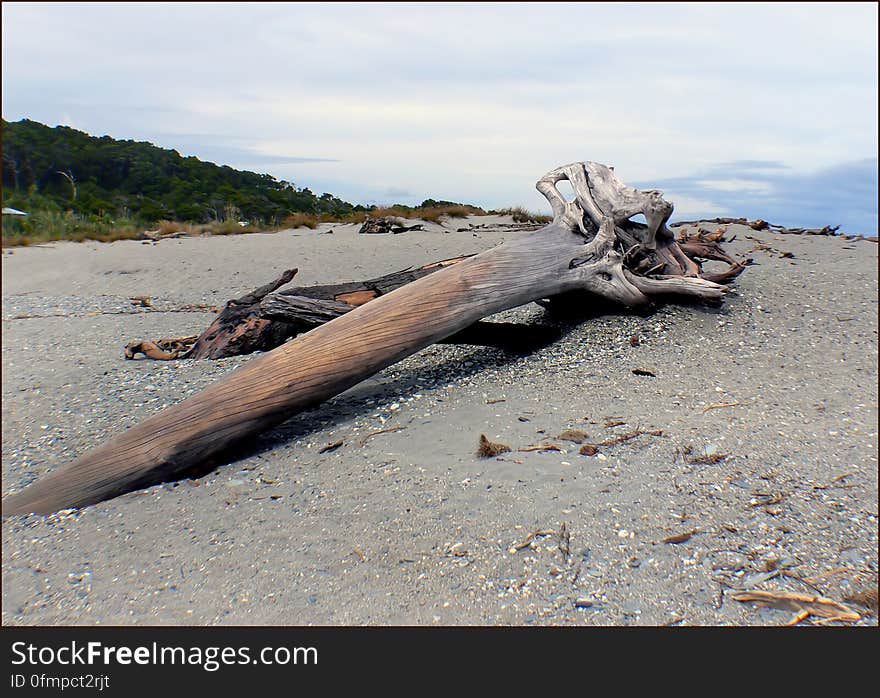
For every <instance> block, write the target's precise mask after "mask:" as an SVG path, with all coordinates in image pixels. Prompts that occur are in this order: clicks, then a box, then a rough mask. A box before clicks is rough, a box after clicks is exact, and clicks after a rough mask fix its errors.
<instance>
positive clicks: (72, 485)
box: [3, 162, 743, 515]
mask: <svg viewBox="0 0 880 698" xmlns="http://www.w3.org/2000/svg"><path fill="white" fill-rule="evenodd" d="M566 179H567V180H568V181H569V182H570V183H571V186H572V189H573V190H574V192H575V198H574V200H573V201H567V200H566V199H565V198H564V197H563V196H562V194H560V192H559V190H558V189H557V187H556V185H557V183H558V182H559V181H561V180H566ZM537 188H538V190H539V191H540V192H541V193H542V194H543V195H544V196H545V197H546V198H547V199H548V201H549V202H550V205H551V207H552V209H553V214H554V219H553V222H552V223H550V224H549V225H547V226H545V227H544V228H541V229H540V230H538V231H536V232H534V233H530V234H523V235H522V236H519V237H517V238H516V239H513V240H511V241H509V242H505V243H504V244H502V245H499V246H497V247H495V248H493V249H491V250H488V251H486V252H483V253H481V254H478V255H476V256H474V257H470V258H468V259H465V260H463V261H460V262H458V263H456V264H452V265H449V266H448V267H447V268H445V269H442V270H441V271H438V272H436V273H432V274H428V275H426V276H423V277H422V278H419V279H417V280H415V281H413V282H411V283H407V284H405V285H404V286H401V287H400V288H397V289H396V290H394V291H392V292H390V293H388V294H386V295H383V296H380V297H378V298H375V299H374V300H371V301H370V302H368V303H364V304H363V305H360V306H358V307H356V308H354V309H353V310H351V311H349V312H347V313H345V314H343V315H341V316H339V317H337V318H335V319H333V320H332V321H330V322H327V323H326V324H323V325H320V326H318V327H315V328H314V329H313V330H311V331H309V332H306V333H304V334H301V335H299V336H298V337H296V338H295V339H293V340H291V341H289V342H286V343H285V344H282V345H281V346H279V347H278V348H276V349H274V350H272V351H270V352H268V353H266V354H263V355H261V356H258V357H256V358H255V359H253V360H251V361H250V362H248V363H247V364H246V365H244V366H242V367H240V368H238V369H237V370H235V371H233V372H231V373H230V374H229V375H227V376H226V377H224V378H223V379H221V380H219V381H218V382H216V383H214V384H213V385H211V386H209V387H208V388H206V389H204V390H202V391H201V392H199V393H197V394H196V395H193V396H192V397H190V398H188V399H186V400H184V401H182V402H180V403H178V404H176V405H173V406H171V407H169V408H167V409H165V410H163V411H162V412H159V413H158V414H156V415H155V416H153V417H150V418H148V419H147V420H145V421H144V422H141V423H140V424H138V425H136V426H134V427H132V428H130V429H128V430H127V431H124V432H122V433H121V434H119V435H117V436H116V437H114V438H112V439H111V440H110V441H108V442H107V443H105V444H104V445H101V446H98V447H97V448H94V449H92V450H90V451H88V452H86V453H85V454H83V455H82V456H81V457H80V458H78V459H77V460H75V461H74V462H73V463H71V464H70V465H68V466H66V467H63V468H61V469H59V470H57V471H55V472H53V473H51V474H49V475H47V476H46V477H44V478H42V479H41V480H39V481H37V482H36V483H34V484H32V485H30V486H29V487H27V488H26V489H24V490H23V491H22V492H19V493H16V494H13V495H11V496H9V497H7V498H6V499H5V500H4V502H3V513H4V514H6V515H8V514H22V513H30V512H34V513H50V512H53V511H56V510H58V509H62V508H69V507H82V506H86V505H89V504H93V503H96V502H99V501H101V500H104V499H107V498H110V497H113V496H116V495H119V494H122V493H124V492H128V491H130V490H132V489H136V488H139V487H144V486H147V485H151V484H155V483H157V482H160V481H163V480H166V479H169V478H173V477H175V476H178V475H180V474H181V473H184V472H186V471H187V470H190V469H191V468H193V467H194V466H197V465H199V464H203V463H204V462H205V461H207V460H208V459H210V458H212V457H214V456H216V455H217V454H219V453H220V452H221V451H222V450H223V449H225V448H227V447H229V446H230V445H232V444H234V443H236V442H238V441H240V440H241V439H243V438H245V437H247V436H251V435H254V434H256V433H259V432H261V431H263V430H265V429H268V428H270V427H272V426H275V425H277V424H279V423H281V422H283V421H284V420H286V419H287V418H289V417H290V416H292V415H293V414H295V413H297V412H299V411H302V410H304V409H306V408H308V407H311V406H314V405H316V404H318V403H320V402H322V401H324V400H326V399H328V398H330V397H332V396H334V395H337V394H338V393H340V392H342V391H344V390H346V389H347V388H350V387H351V386H353V385H355V384H356V383H358V382H360V381H361V380H363V379H364V378H367V377H368V376H371V375H373V374H374V373H376V372H378V371H380V370H382V369H383V368H385V367H386V366H389V365H391V364H393V363H395V362H397V361H399V360H401V359H402V358H404V357H406V356H409V355H411V354H413V353H415V352H417V351H419V350H420V349H422V348H424V347H426V346H428V345H430V344H432V343H434V342H437V341H439V340H442V339H445V338H447V337H449V336H450V335H453V334H455V333H456V332H458V331H460V330H462V329H464V328H466V327H469V326H470V325H472V324H474V323H475V322H477V321H478V320H480V319H482V318H484V317H487V316H489V315H492V314H494V313H497V312H500V311H503V310H506V309H508V308H512V307H515V306H518V305H522V304H524V303H528V302H531V301H534V300H539V299H547V298H551V299H552V298H553V297H554V296H560V295H564V296H567V297H568V298H569V301H570V298H571V296H572V294H580V297H581V298H582V300H583V302H584V303H589V301H590V298H591V297H596V296H599V297H601V298H604V299H607V300H611V301H616V302H618V303H621V304H623V305H625V306H629V307H640V306H645V305H647V304H649V303H650V302H651V299H652V298H654V297H657V296H668V295H677V296H689V297H692V298H697V299H702V300H706V301H711V302H719V301H720V300H721V299H722V298H723V295H724V293H725V292H726V290H727V287H726V286H724V285H723V284H721V283H717V282H716V281H712V280H708V279H706V278H703V275H702V269H701V266H700V263H699V262H698V261H695V260H694V259H692V258H691V257H689V256H688V255H687V253H686V252H685V251H684V250H683V249H682V247H681V246H680V245H679V243H678V242H677V241H676V239H675V236H674V235H673V233H672V231H671V230H670V229H669V228H668V227H667V221H668V220H669V216H670V214H671V213H672V205H671V204H670V203H669V202H667V201H665V200H664V199H663V198H662V196H661V193H660V192H658V191H653V190H651V191H638V190H636V189H633V188H631V187H628V186H626V185H624V184H623V183H622V182H621V181H620V180H619V179H618V178H617V177H616V175H615V174H614V172H613V170H612V169H611V168H609V167H606V166H604V165H600V164H598V163H594V162H579V163H573V164H571V165H566V166H563V167H559V168H557V169H555V170H553V171H552V172H550V173H548V174H547V175H545V176H544V177H542V178H541V179H540V180H539V181H538V183H537ZM637 214H642V215H644V217H645V220H646V221H647V225H645V224H642V223H638V222H636V221H633V220H631V218H632V217H633V216H635V215H637ZM742 269H743V266H742V265H741V264H739V263H735V264H734V265H732V266H731V268H730V269H729V270H728V272H727V273H726V274H724V275H723V276H725V280H729V279H730V278H733V277H734V276H736V274H738V273H740V272H741V271H742Z"/></svg>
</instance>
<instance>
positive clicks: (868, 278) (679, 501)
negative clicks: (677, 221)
mask: <svg viewBox="0 0 880 698" xmlns="http://www.w3.org/2000/svg"><path fill="white" fill-rule="evenodd" d="M706 227H707V228H709V229H713V230H714V228H715V227H717V225H715V224H707V226H706ZM459 228H464V229H463V230H459ZM727 228H728V233H729V236H731V235H736V240H735V241H734V242H732V243H730V244H729V245H727V249H729V250H730V251H731V252H732V253H733V254H735V255H737V256H751V257H752V258H753V259H754V261H755V262H756V263H755V264H754V265H752V266H750V267H749V268H748V269H747V270H746V271H745V272H744V273H743V274H742V275H741V276H740V277H739V278H738V279H737V280H736V281H735V282H734V284H733V287H732V291H731V293H730V294H729V295H728V297H727V299H726V302H725V304H724V305H723V307H721V308H710V307H704V306H700V305H693V304H689V305H685V304H674V303H670V304H667V305H664V306H662V307H660V308H658V309H656V310H655V311H653V312H652V313H650V314H646V315H638V314H634V313H631V312H627V311H621V312H619V313H615V312H609V311H608V310H607V309H606V310H605V311H603V312H604V314H595V315H592V316H588V317H585V318H583V319H581V321H579V322H574V321H569V322H567V323H566V324H564V325H563V336H562V338H561V339H560V340H559V341H557V342H554V343H553V344H550V345H549V346H547V347H545V348H543V349H539V350H537V351H534V352H532V353H530V354H526V355H516V354H512V353H508V352H505V351H503V350H500V349H490V348H485V347H475V346H462V345H446V344H444V345H434V346H431V347H429V348H427V349H425V350H423V351H421V352H419V353H418V354H416V355H414V356H412V357H410V358H408V359H406V360H404V361H402V362H400V363H398V364H396V365H394V366H392V367H390V368H388V369H386V370H384V371H382V372H381V373H379V374H378V375H376V376H374V377H373V378H371V379H369V380H367V381H364V382H363V383H361V384H359V385H358V386H356V387H355V388H353V389H351V390H349V391H348V392H346V393H344V394H342V395H340V396H338V397H336V398H334V399H333V400H331V401H329V402H327V403H325V404H323V405H321V406H320V407H318V408H316V409H313V410H311V411H309V412H306V413H303V414H301V415H298V416H295V417H293V418H292V419H290V420H289V421H288V422H286V423H285V424H284V425H282V426H281V427H278V428H276V429H274V430H272V431H270V432H267V433H265V434H263V435H261V436H260V437H259V438H257V439H254V440H253V441H252V442H250V443H247V444H244V445H243V446H242V447H241V448H240V449H239V450H238V451H237V452H236V453H235V454H232V455H231V456H230V459H229V461H228V462H225V463H223V464H221V465H220V466H219V467H217V468H216V469H214V470H213V471H211V472H210V473H208V474H206V475H204V476H203V477H200V478H199V479H198V480H182V481H179V482H175V483H168V484H165V485H159V486H155V487H152V488H149V489H146V490H142V491H138V492H134V493H131V494H128V495H125V496H122V497H119V498H116V499H113V500H111V501H107V502H103V503H101V504H98V505H95V506H92V507H88V508H86V509H83V510H77V511H71V512H66V513H60V514H56V515H52V516H49V517H40V516H29V517H21V516H16V517H9V518H7V519H5V520H4V521H3V560H2V562H3V584H2V601H3V604H2V605H3V608H2V622H3V624H5V625H135V624H136V625H159V624H161V625H214V624H218V625H496V624H497V625H579V626H582V625H667V624H669V625H712V626H715V625H779V624H783V623H785V622H787V621H788V620H790V618H791V616H792V615H793V614H792V612H791V611H786V610H777V609H772V608H756V607H755V606H754V605H752V604H751V603H741V602H738V601H736V600H734V599H733V598H732V597H733V595H734V594H735V593H736V592H737V591H738V590H776V591H790V592H800V593H811V594H822V595H823V596H826V597H828V598H830V599H833V600H835V601H838V602H841V603H846V604H848V605H849V606H851V607H852V608H854V609H857V610H859V611H860V612H861V613H862V615H863V618H862V619H861V620H859V621H858V624H864V625H876V624H877V618H876V616H875V615H872V614H871V613H870V612H869V611H868V609H867V608H865V607H862V606H860V605H858V601H857V600H858V599H859V598H861V596H860V595H862V594H864V592H866V591H867V590H871V589H873V590H875V593H876V585H877V571H878V567H877V565H878V559H877V558H878V552H877V548H878V545H877V515H878V514H877V499H878V495H877V486H878V482H877V448H878V440H877V433H878V424H877V386H878V381H877V363H878V354H877V329H878V312H877V310H878V309H877V299H878V283H877V281H878V272H877V250H878V246H877V244H875V243H872V242H868V241H864V240H846V239H843V238H835V237H819V236H802V235H782V234H778V233H775V232H768V231H763V232H756V231H753V230H751V229H750V228H748V227H745V226H737V225H729V226H727ZM357 229H358V226H356V225H333V224H324V225H322V226H321V227H320V228H318V229H317V230H308V229H297V230H290V231H283V232H279V233H274V234H254V235H238V236H227V237H197V238H180V239H170V240H163V241H161V242H159V243H157V244H143V243H141V242H137V241H121V242H115V243H111V244H101V243H81V244H77V243H51V244H46V245H40V246H34V247H29V248H16V249H14V252H12V253H9V252H8V251H6V252H4V254H3V255H2V265H3V266H2V272H3V276H2V294H3V307H2V313H3V338H2V369H3V378H2V396H3V420H2V421H3V426H2V445H3V448H2V464H3V493H4V495H5V494H7V493H10V492H13V491H18V490H19V489H21V488H22V487H24V486H25V485H26V484H28V483H30V482H32V481H34V480H35V479H37V478H38V477H40V476H41V475H42V474H44V473H47V472H49V471H51V470H53V469H55V468H58V467H61V466H63V465H65V464H66V463H69V462H70V461H71V460H73V459H74V458H75V457H76V456H78V455H80V454H82V453H83V452H84V451H85V450H87V449H88V448H91V447H93V446H95V445H98V444H99V443H101V442H103V441H104V440H105V439H106V438H107V437H108V436H110V435H112V434H114V433H118V432H119V431H121V430H123V429H125V428H127V427H129V426H131V425H133V424H135V423H137V422H139V421H142V420H143V419H144V418H146V417H147V416H149V415H151V414H153V413H155V412H157V411H158V410H160V409H161V408H163V407H165V406H168V405H170V404H173V403H174V402H176V401H178V400H180V399H181V398H183V397H185V396H187V395H191V394H193V393H194V392H196V391H198V390H199V389H201V388H203V387H205V386H207V385H209V384H210V383H211V382H212V381H214V380H216V379H217V378H218V377H220V376H222V375H224V374H225V373H227V372H229V371H230V370H232V369H234V368H235V367H237V366H240V365H242V364H244V363H246V362H247V361H248V360H249V357H238V358H235V359H224V360H220V361H209V360H203V361H178V362H170V363H162V362H153V361H147V360H136V361H126V360H125V359H124V357H123V351H122V349H123V346H124V345H125V344H126V343H127V342H128V341H130V340H133V339H146V338H158V337H165V336H173V335H185V334H196V333H199V332H201V331H202V330H203V329H204V328H205V327H207V325H208V324H209V323H210V321H211V319H212V317H213V313H212V312H211V311H210V310H209V309H205V308H204V307H203V308H199V307H197V306H200V305H202V306H205V305H207V306H210V305H214V306H222V305H223V304H224V303H225V301H226V300H228V299H230V298H234V297H237V296H240V295H242V294H244V293H246V292H248V291H250V290H252V289H254V288H255V287H257V286H260V285H262V284H264V283H266V282H268V281H269V280H271V279H273V278H275V277H277V276H278V275H279V274H280V273H281V272H282V271H283V270H285V269H289V268H293V267H296V268H298V269H299V273H298V274H297V276H296V278H295V280H294V282H293V283H294V284H296V285H306V284H312V283H336V282H343V281H352V280H360V279H366V278H370V277H373V276H379V275H382V274H386V273H389V272H392V271H396V270H399V269H402V268H405V267H407V266H410V265H415V264H422V263H427V262H431V261H435V260H439V259H443V258H446V257H452V256H456V255H459V254H467V253H474V252H479V251H482V250H485V249H488V248H490V247H492V246H494V245H496V244H499V243H500V242H502V241H504V240H505V239H509V238H511V237H512V236H516V235H521V234H522V232H521V231H520V230H518V229H517V228H516V226H512V225H511V221H510V219H509V218H504V217H471V218H469V219H467V220H461V221H459V220H455V221H452V222H450V223H449V224H447V225H446V226H441V225H438V224H426V225H425V230H424V231H413V232H409V233H405V234H401V235H358V234H357ZM133 296H149V297H150V299H151V302H152V307H151V308H139V307H136V306H134V305H133V304H132V302H131V301H130V300H129V299H130V297H133ZM493 319H503V320H508V321H510V320H515V321H519V322H545V323H546V322H551V320H552V319H551V318H549V317H547V315H546V313H545V311H544V310H543V309H542V308H541V307H539V306H538V305H535V304H530V305H528V306H524V307H521V308H517V309H514V310H511V311H507V312H505V313H503V314H500V315H499V316H495V317H493ZM555 321H557V322H559V321H558V320H555ZM634 335H638V337H639V341H638V343H637V344H635V345H633V344H634V343H633V342H631V341H630V340H631V337H633V336H634ZM633 370H640V371H642V372H650V373H652V374H654V375H653V376H651V375H636V374H635V373H633ZM567 429H577V430H582V431H585V432H587V433H588V434H589V441H590V442H594V443H598V442H603V441H609V440H613V438H614V437H615V436H620V435H622V434H626V433H629V432H632V431H633V430H636V429H642V430H646V431H647V430H650V431H655V432H662V434H643V435H640V436H637V437H635V438H631V439H628V440H625V441H622V442H621V443H618V444H616V445H608V446H603V447H601V448H600V449H599V451H598V453H597V454H596V455H594V456H586V455H581V454H580V453H579V448H580V447H579V446H578V445H576V444H575V443H572V442H569V441H564V440H560V439H559V438H557V435H559V434H560V433H562V432H563V431H565V430H567ZM379 432H381V433H379ZM480 434H485V435H486V436H487V437H488V438H489V439H491V440H493V441H498V442H502V443H504V444H507V445H509V446H510V447H511V448H512V451H511V452H509V453H504V454H502V455H500V456H498V457H497V458H479V457H477V455H476V448H477V444H478V439H479V437H480ZM338 441H342V442H343V444H342V445H341V446H339V447H338V448H336V449H334V450H331V451H329V452H325V453H321V450H322V449H323V448H324V447H325V446H327V445H328V444H333V443H336V442H338ZM547 442H553V443H556V444H558V445H559V447H560V448H561V449H562V450H551V451H534V450H526V451H522V450H519V449H524V448H527V447H529V446H533V445H537V444H543V443H547ZM725 454H726V457H724V458H720V456H723V455H725ZM700 456H703V458H700ZM712 456H716V457H718V458H712ZM693 460H698V461H699V460H702V461H705V462H691V461H693ZM713 460H717V462H714V463H712V462H711V461H713ZM563 525H564V526H563ZM563 528H564V531H565V532H566V533H565V534H563V535H560V532H562V531H563ZM688 534H689V535H688ZM664 541H669V542H664ZM673 541H678V542H673ZM566 549H567V550H566ZM848 599H850V600H848ZM852 599H856V600H855V601H854V600H852ZM875 599H876V596H875Z"/></svg>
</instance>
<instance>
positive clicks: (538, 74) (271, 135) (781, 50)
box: [2, 3, 877, 207]
mask: <svg viewBox="0 0 880 698" xmlns="http://www.w3.org/2000/svg"><path fill="white" fill-rule="evenodd" d="M2 13H3V27H2V32H3V47H2V50H3V81H2V91H3V109H4V118H7V119H18V118H22V117H29V118H34V119H37V120H40V121H44V122H47V123H50V124H55V123H59V122H61V121H62V120H66V121H68V122H70V123H74V122H75V123H76V124H77V125H78V126H79V128H81V129H83V130H86V131H89V132H91V133H97V134H103V133H108V134H110V135H113V136H116V137H119V138H139V139H147V140H154V142H159V143H160V144H161V145H163V146H164V147H175V148H177V149H178V150H181V151H182V152H183V151H186V152H193V153H194V154H197V155H198V154H199V151H198V148H199V147H202V144H204V143H205V142H207V141H208V140H210V141H212V142H214V143H216V144H219V145H223V144H225V145H227V146H228V145H230V144H234V143H244V142H246V144H247V148H248V150H250V151H253V152H256V153H258V154H262V155H264V156H267V157H269V158H273V159H274V164H271V167H270V164H269V161H268V160H267V161H266V163H267V164H266V166H267V167H270V171H271V173H272V174H274V175H276V176H278V177H279V178H285V179H290V180H293V181H296V182H297V183H300V184H309V186H312V184H311V183H312V182H315V185H314V187H313V188H316V189H317V188H320V187H324V186H326V187H331V186H339V187H341V189H340V190H338V191H334V193H338V194H340V195H342V196H348V197H352V198H357V197H359V196H371V197H379V196H381V193H382V191H384V190H385V189H387V188H388V187H405V188H406V189H408V190H410V191H412V192H413V195H414V196H419V195H421V194H422V193H424V196H434V197H435V198H459V199H463V200H470V201H474V202H476V203H483V204H486V205H498V206H500V205H505V204H517V203H522V204H525V205H529V206H532V207H538V206H541V205H543V199H541V197H540V196H539V195H537V194H536V193H535V192H534V191H533V183H534V181H535V180H536V179H537V178H538V177H540V176H541V175H542V174H543V173H544V172H545V171H547V170H549V169H551V168H553V167H555V166H556V165H559V164H561V163H563V162H571V161H573V160H578V159H593V160H599V161H603V162H607V163H609V164H613V165H615V166H616V167H617V170H618V172H619V173H620V175H621V177H623V178H624V179H625V180H627V181H634V180H639V181H642V182H649V181H651V180H655V179H658V180H659V179H661V178H675V177H684V176H691V175H693V174H694V173H697V172H700V171H709V170H710V169H711V167H712V166H713V165H715V164H717V163H721V162H730V161H736V160H744V159H749V160H766V161H778V162H781V163H784V164H786V165H788V166H790V167H791V168H793V169H795V170H798V171H806V170H817V169H820V168H824V167H829V166H832V165H835V164H837V163H842V162H847V161H852V160H858V159H863V158H867V157H872V156H873V155H874V154H875V153H876V151H877V90H876V81H877V68H876V66H877V35H876V25H877V7H876V5H872V4H867V3H862V4H858V3H853V4H847V3H828V4H785V5H782V4H729V5H727V4H672V5H659V6H657V5H653V4H595V3H584V4H576V3H575V4H572V3H564V4H553V3H541V4H521V3H518V4H471V3H467V4H403V5H400V4H375V3H373V4H363V5H361V4H272V3H269V4H247V5H241V4H211V5H205V4H192V5H190V4H122V3H119V4H114V3H101V4H94V5H90V4H80V3H77V4H63V3H56V4H52V5H51V6H50V5H43V4H35V3H28V4H24V3H5V4H3V6H2ZM187 134H199V137H198V138H193V139H192V140H188V136H187ZM219 145H218V147H217V149H215V151H214V152H218V153H219V152H226V153H227V154H229V155H230V156H231V154H232V149H227V150H225V151H222V149H221V148H220V147H219ZM292 156H295V157H301V158H309V157H312V158H331V159H336V160H338V161H339V162H336V163H326V162H325V163H308V162H305V163H296V162H286V163H284V162H281V159H283V158H285V157H288V158H289V157H292ZM241 157H242V158H243V159H241V160H236V161H230V162H227V163H226V164H230V165H233V166H249V165H248V164H247V163H248V162H251V163H252V162H255V161H256V160H255V159H254V158H251V159H250V160H246V159H244V158H247V157H249V156H248V155H247V154H245V153H242V155H241ZM742 178H743V179H749V174H748V173H744V174H743V177H742ZM734 179H735V178H734ZM718 186H720V185H719V184H718V183H717V182H716V183H715V184H712V183H711V182H708V183H707V189H709V190H710V191H711V188H712V187H715V190H717V187H718ZM331 191H332V190H331ZM752 191H755V192H758V191H760V190H759V189H753V190H752ZM706 198H707V199H711V196H707V197H706ZM703 203H706V202H703Z"/></svg>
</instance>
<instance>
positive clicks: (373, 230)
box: [358, 216, 423, 235]
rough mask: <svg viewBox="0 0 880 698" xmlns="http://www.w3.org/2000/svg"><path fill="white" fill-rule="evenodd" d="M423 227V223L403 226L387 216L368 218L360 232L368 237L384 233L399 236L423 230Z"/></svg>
mask: <svg viewBox="0 0 880 698" xmlns="http://www.w3.org/2000/svg"><path fill="white" fill-rule="evenodd" d="M422 227H423V226H422V224H421V223H415V224H414V225H401V224H400V223H398V222H397V221H396V220H394V219H393V218H388V217H387V216H386V217H383V218H367V220H365V221H364V223H363V225H362V226H361V229H360V230H358V232H359V233H364V234H367V235H377V234H382V233H393V234H395V235H397V234H398V233H408V232H409V231H410V230H421V229H422Z"/></svg>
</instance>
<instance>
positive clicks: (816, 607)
mask: <svg viewBox="0 0 880 698" xmlns="http://www.w3.org/2000/svg"><path fill="white" fill-rule="evenodd" d="M731 598H732V599H733V600H734V601H739V602H740V603H754V604H756V605H758V606H767V607H770V608H778V609H781V610H785V611H794V612H795V615H794V617H793V618H792V619H791V620H790V621H789V622H788V623H786V625H797V624H798V623H800V622H802V621H804V620H807V619H808V618H810V617H811V616H816V617H817V618H821V619H822V620H820V621H813V622H814V623H831V622H834V621H841V622H849V623H852V622H855V621H857V620H859V619H861V617H862V615H861V614H860V613H858V612H857V611H855V610H854V609H852V608H850V607H849V606H845V605H844V604H842V603H838V602H837V601H834V600H832V599H828V598H825V597H824V596H815V595H810V594H800V593H795V592H788V591H759V590H757V589H755V590H751V591H739V592H736V593H734V594H732V596H731Z"/></svg>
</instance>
